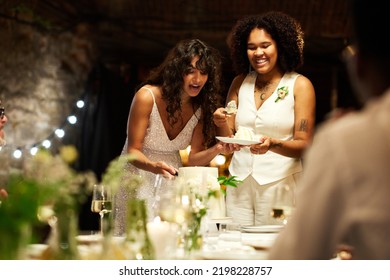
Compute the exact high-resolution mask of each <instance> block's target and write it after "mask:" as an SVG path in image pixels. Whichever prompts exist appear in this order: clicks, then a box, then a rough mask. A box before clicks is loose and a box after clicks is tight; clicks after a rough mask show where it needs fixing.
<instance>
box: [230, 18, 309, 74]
mask: <svg viewBox="0 0 390 280" xmlns="http://www.w3.org/2000/svg"><path fill="white" fill-rule="evenodd" d="M255 28H259V29H264V30H265V31H266V32H267V33H269V34H270V35H271V37H272V39H274V40H275V42H276V46H277V49H278V57H279V59H278V64H279V66H280V68H281V69H282V71H284V72H290V71H293V70H296V69H297V68H299V67H300V66H301V65H302V64H303V46H304V39H303V35H304V34H303V31H302V27H301V25H300V23H299V22H298V21H297V20H295V19H294V18H292V17H291V16H289V15H287V14H285V13H283V12H279V11H271V12H267V13H264V14H261V15H251V16H247V17H245V18H243V19H241V20H238V21H237V23H236V24H235V25H234V26H233V28H232V30H231V32H230V34H229V37H228V41H227V42H228V46H229V49H230V56H231V59H232V62H233V68H234V70H235V71H236V73H237V74H246V73H248V72H249V67H250V63H249V60H248V56H247V45H248V38H249V34H250V33H251V31H252V30H253V29H255Z"/></svg>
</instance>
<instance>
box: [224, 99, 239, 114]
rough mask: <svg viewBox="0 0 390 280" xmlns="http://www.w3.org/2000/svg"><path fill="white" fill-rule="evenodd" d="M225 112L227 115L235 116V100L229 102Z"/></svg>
mask: <svg viewBox="0 0 390 280" xmlns="http://www.w3.org/2000/svg"><path fill="white" fill-rule="evenodd" d="M225 112H226V114H228V115H232V114H236V113H237V103H236V101H235V100H232V101H230V102H229V103H228V104H227V105H226V108H225Z"/></svg>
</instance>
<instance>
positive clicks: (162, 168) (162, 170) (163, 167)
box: [155, 161, 178, 178]
mask: <svg viewBox="0 0 390 280" xmlns="http://www.w3.org/2000/svg"><path fill="white" fill-rule="evenodd" d="M156 169H157V170H156V172H155V173H156V174H162V175H163V176H164V177H165V178H172V177H174V176H177V173H178V170H177V169H176V168H174V167H173V166H171V165H169V164H167V163H166V162H164V161H158V162H156Z"/></svg>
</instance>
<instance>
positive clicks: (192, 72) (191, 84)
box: [183, 56, 208, 97]
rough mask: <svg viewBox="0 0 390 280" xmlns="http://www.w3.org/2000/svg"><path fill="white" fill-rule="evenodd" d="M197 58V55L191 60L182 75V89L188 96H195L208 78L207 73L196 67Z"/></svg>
mask: <svg viewBox="0 0 390 280" xmlns="http://www.w3.org/2000/svg"><path fill="white" fill-rule="evenodd" d="M198 60H199V57H198V56H195V57H194V58H193V59H192V60H191V66H190V67H189V69H188V70H187V71H186V72H185V74H184V76H183V81H184V83H183V91H184V93H186V94H187V95H188V96H190V97H195V96H197V95H198V94H199V93H200V91H201V90H202V88H203V86H204V85H205V84H206V82H207V79H208V74H207V73H204V72H203V71H201V70H199V69H198V68H197V67H196V63H197V62H198Z"/></svg>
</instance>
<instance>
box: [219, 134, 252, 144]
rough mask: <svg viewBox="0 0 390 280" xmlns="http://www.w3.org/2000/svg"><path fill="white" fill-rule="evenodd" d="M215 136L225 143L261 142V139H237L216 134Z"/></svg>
mask: <svg viewBox="0 0 390 280" xmlns="http://www.w3.org/2000/svg"><path fill="white" fill-rule="evenodd" d="M215 138H217V139H218V140H219V141H222V142H224V143H230V144H238V145H243V146H246V145H252V144H259V143H260V141H258V140H245V139H236V138H233V137H222V136H216V137H215Z"/></svg>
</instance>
